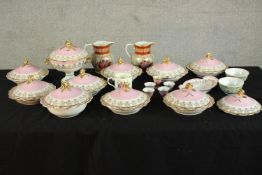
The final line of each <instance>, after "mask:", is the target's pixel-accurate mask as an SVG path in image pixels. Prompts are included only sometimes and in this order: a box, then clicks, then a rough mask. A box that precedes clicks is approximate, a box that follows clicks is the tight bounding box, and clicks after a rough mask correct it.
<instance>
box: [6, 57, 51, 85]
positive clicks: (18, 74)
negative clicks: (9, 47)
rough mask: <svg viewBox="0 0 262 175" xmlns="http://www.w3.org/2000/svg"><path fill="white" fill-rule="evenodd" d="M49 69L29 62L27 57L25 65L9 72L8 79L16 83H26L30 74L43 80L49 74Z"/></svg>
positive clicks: (36, 78)
mask: <svg viewBox="0 0 262 175" xmlns="http://www.w3.org/2000/svg"><path fill="white" fill-rule="evenodd" d="M48 72H49V71H48V69H42V68H39V67H37V66H35V65H32V64H31V63H29V61H28V59H25V61H24V63H23V65H21V66H19V67H18V68H16V69H14V70H12V71H10V72H8V73H7V75H6V77H7V79H9V80H11V81H13V82H14V83H16V84H20V83H24V82H26V81H27V79H28V76H31V75H32V76H33V77H34V79H35V80H42V79H43V78H44V77H45V76H46V75H48Z"/></svg>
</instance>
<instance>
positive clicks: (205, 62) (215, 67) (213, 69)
mask: <svg viewBox="0 0 262 175" xmlns="http://www.w3.org/2000/svg"><path fill="white" fill-rule="evenodd" d="M187 68H188V69H189V70H191V71H192V72H194V73H195V74H196V75H197V76H199V77H203V76H207V75H211V76H217V75H218V74H220V73H222V72H224V71H225V69H226V68H227V66H226V65H225V64H224V63H223V62H221V61H219V60H217V59H215V58H214V57H213V55H212V54H211V53H207V54H206V56H205V57H204V58H201V59H199V60H197V61H195V62H193V63H191V64H189V65H187Z"/></svg>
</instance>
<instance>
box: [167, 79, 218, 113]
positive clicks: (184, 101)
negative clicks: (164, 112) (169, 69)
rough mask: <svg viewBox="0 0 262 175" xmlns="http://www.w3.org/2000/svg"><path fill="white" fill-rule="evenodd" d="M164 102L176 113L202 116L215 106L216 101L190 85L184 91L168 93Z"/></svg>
mask: <svg viewBox="0 0 262 175" xmlns="http://www.w3.org/2000/svg"><path fill="white" fill-rule="evenodd" d="M163 101H164V103H165V104H166V105H167V106H168V107H170V108H172V109H173V110H174V111H175V112H177V113H179V114H183V115H196V114H200V113H202V112H203V111H204V110H206V109H207V108H210V107H211V106H213V104H214V99H213V98H212V97H211V96H210V95H208V94H206V93H204V92H201V91H198V90H195V89H193V86H192V84H190V83H188V84H187V85H186V86H185V88H184V89H179V90H174V91H172V92H170V93H168V94H167V95H166V96H165V97H164V100H163Z"/></svg>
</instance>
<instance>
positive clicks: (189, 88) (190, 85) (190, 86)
mask: <svg viewBox="0 0 262 175" xmlns="http://www.w3.org/2000/svg"><path fill="white" fill-rule="evenodd" d="M185 89H188V90H192V89H193V85H192V84H191V83H187V84H186V86H185Z"/></svg>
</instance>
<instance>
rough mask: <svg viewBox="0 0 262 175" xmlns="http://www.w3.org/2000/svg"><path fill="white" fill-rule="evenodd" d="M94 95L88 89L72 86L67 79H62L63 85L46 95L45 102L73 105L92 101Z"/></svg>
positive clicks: (48, 103)
mask: <svg viewBox="0 0 262 175" xmlns="http://www.w3.org/2000/svg"><path fill="white" fill-rule="evenodd" d="M91 99H92V95H91V94H90V93H89V92H88V91H83V90H81V89H80V88H77V87H72V86H70V84H69V83H68V82H67V81H62V83H61V87H60V88H58V89H56V90H54V91H52V92H50V93H49V94H48V95H47V96H45V97H44V99H43V102H44V104H47V105H50V106H53V107H71V106H74V105H79V104H83V103H86V102H88V101H91Z"/></svg>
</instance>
